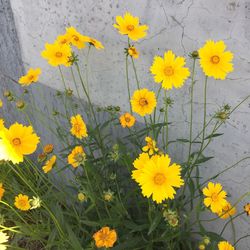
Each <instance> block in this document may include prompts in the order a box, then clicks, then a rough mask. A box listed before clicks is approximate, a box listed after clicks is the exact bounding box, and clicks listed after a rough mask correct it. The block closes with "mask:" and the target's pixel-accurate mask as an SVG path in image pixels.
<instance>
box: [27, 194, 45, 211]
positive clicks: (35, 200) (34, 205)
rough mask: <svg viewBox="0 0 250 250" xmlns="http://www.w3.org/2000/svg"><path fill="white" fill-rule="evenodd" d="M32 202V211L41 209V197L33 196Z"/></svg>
mask: <svg viewBox="0 0 250 250" xmlns="http://www.w3.org/2000/svg"><path fill="white" fill-rule="evenodd" d="M29 202H30V206H31V207H30V209H36V208H39V207H41V202H42V201H41V199H40V198H39V197H35V196H33V197H32V199H30V200H29Z"/></svg>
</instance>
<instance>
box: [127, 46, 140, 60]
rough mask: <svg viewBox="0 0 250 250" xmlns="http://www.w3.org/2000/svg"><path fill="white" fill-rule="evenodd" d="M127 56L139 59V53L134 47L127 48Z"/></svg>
mask: <svg viewBox="0 0 250 250" xmlns="http://www.w3.org/2000/svg"><path fill="white" fill-rule="evenodd" d="M128 54H129V55H130V56H132V57H133V58H135V59H137V58H138V57H139V52H138V50H137V49H136V48H135V47H134V46H131V47H129V48H128Z"/></svg>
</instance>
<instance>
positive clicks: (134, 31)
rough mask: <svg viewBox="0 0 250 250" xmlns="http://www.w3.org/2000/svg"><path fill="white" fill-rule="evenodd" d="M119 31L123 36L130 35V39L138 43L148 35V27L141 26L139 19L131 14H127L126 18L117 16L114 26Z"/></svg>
mask: <svg viewBox="0 0 250 250" xmlns="http://www.w3.org/2000/svg"><path fill="white" fill-rule="evenodd" d="M113 26H114V27H115V28H116V29H118V30H119V33H120V34H122V35H128V37H129V38H130V39H132V40H134V41H137V40H139V39H141V38H143V37H145V36H146V35H147V32H146V30H148V26H147V25H140V21H139V18H138V17H134V16H132V15H131V14H130V13H128V12H126V13H125V15H124V17H122V16H117V17H116V24H114V25H113Z"/></svg>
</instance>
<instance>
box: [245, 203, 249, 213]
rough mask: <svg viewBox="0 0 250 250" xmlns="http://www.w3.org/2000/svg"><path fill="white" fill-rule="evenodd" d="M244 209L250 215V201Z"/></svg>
mask: <svg viewBox="0 0 250 250" xmlns="http://www.w3.org/2000/svg"><path fill="white" fill-rule="evenodd" d="M244 211H245V212H246V213H247V215H248V216H250V203H247V204H246V205H245V206H244Z"/></svg>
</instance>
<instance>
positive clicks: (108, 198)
mask: <svg viewBox="0 0 250 250" xmlns="http://www.w3.org/2000/svg"><path fill="white" fill-rule="evenodd" d="M103 198H104V200H105V201H108V202H111V201H112V200H113V199H114V192H112V191H111V190H110V189H109V190H108V191H104V192H103Z"/></svg>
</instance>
